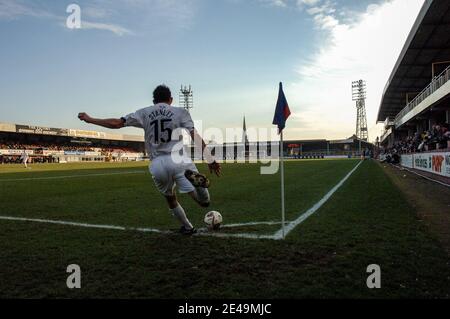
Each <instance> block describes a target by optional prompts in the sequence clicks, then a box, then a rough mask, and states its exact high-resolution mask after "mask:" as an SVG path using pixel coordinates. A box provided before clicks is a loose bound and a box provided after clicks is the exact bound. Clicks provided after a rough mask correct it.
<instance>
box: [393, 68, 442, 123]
mask: <svg viewBox="0 0 450 319" xmlns="http://www.w3.org/2000/svg"><path fill="white" fill-rule="evenodd" d="M449 80H450V66H449V67H447V68H446V69H445V70H444V71H443V72H442V73H441V74H439V75H438V76H436V77H434V79H433V81H431V83H430V84H428V86H427V87H426V88H424V89H423V90H422V92H420V93H419V94H418V95H417V96H416V97H415V98H414V99H413V100H412V101H411V102H409V103H408V104H407V105H406V107H405V108H404V109H403V110H401V111H400V113H398V114H397V116H396V117H395V123H396V124H398V123H399V121H400V119H402V118H403V117H404V116H405V115H406V114H408V113H409V112H411V111H412V110H413V109H414V108H416V107H417V106H418V105H419V104H420V103H422V102H423V101H424V100H425V99H426V98H427V97H429V96H430V95H431V94H433V93H434V92H436V91H437V90H438V89H440V88H441V87H442V86H443V85H444V84H445V83H447V82H448V81H449Z"/></svg>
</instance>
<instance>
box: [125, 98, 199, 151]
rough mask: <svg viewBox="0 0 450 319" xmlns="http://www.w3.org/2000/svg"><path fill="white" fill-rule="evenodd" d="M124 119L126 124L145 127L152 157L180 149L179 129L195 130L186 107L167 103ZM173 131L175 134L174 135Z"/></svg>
mask: <svg viewBox="0 0 450 319" xmlns="http://www.w3.org/2000/svg"><path fill="white" fill-rule="evenodd" d="M122 119H123V120H124V121H125V123H124V124H125V126H133V127H138V128H142V129H144V132H145V147H146V149H147V153H148V154H149V156H150V159H154V158H155V157H158V156H160V155H167V154H170V153H172V152H174V151H176V150H178V151H179V145H180V144H179V143H180V133H179V129H186V130H188V131H189V132H191V131H192V130H194V122H193V121H192V118H191V115H190V114H189V112H188V111H187V110H186V109H184V108H182V107H174V106H170V105H168V104H166V103H159V104H156V105H153V106H149V107H146V108H143V109H140V110H137V111H136V112H134V113H131V114H128V115H126V116H124V117H123V118H122ZM173 132H175V134H174V135H173V136H172V133H173ZM177 147H178V149H177Z"/></svg>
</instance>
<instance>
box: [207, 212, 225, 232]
mask: <svg viewBox="0 0 450 319" xmlns="http://www.w3.org/2000/svg"><path fill="white" fill-rule="evenodd" d="M222 222H223V218H222V215H221V214H220V213H219V212H216V211H211V212H208V213H207V214H206V215H205V224H206V226H207V227H208V229H209V230H219V229H220V227H221V226H222Z"/></svg>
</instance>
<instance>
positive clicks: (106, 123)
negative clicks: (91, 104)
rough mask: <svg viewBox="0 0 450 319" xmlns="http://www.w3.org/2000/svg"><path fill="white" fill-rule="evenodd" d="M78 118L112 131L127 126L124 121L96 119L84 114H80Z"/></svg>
mask: <svg viewBox="0 0 450 319" xmlns="http://www.w3.org/2000/svg"><path fill="white" fill-rule="evenodd" d="M78 118H79V119H80V120H81V121H84V122H86V123H90V124H94V125H98V126H103V127H106V128H111V129H119V128H122V127H124V126H125V123H124V120H123V119H96V118H93V117H90V116H89V115H88V114H86V113H84V112H82V113H79V114H78Z"/></svg>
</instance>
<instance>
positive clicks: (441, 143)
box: [381, 124, 450, 164]
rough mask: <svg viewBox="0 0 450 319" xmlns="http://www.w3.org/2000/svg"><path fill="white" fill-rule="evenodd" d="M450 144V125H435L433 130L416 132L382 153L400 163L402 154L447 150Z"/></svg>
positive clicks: (391, 161) (387, 159)
mask: <svg viewBox="0 0 450 319" xmlns="http://www.w3.org/2000/svg"><path fill="white" fill-rule="evenodd" d="M449 144H450V126H449V124H444V125H440V124H438V125H433V126H432V128H431V130H428V131H424V132H422V133H420V132H416V134H414V136H409V137H407V138H406V139H404V140H402V141H398V142H396V143H394V145H393V146H392V147H391V148H388V149H385V150H384V151H383V152H382V154H381V155H383V160H384V161H386V162H388V163H393V164H398V163H399V162H400V155H401V154H408V153H420V152H424V151H434V150H446V149H449V148H450V147H449Z"/></svg>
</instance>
